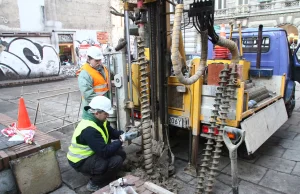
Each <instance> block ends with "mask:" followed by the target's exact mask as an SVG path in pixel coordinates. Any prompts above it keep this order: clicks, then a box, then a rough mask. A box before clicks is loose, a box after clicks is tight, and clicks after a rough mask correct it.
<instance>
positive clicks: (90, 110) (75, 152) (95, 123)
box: [67, 96, 138, 192]
mask: <svg viewBox="0 0 300 194" xmlns="http://www.w3.org/2000/svg"><path fill="white" fill-rule="evenodd" d="M111 113H112V107H111V101H110V100H109V99H108V98H107V97H105V96H96V97H94V98H93V99H92V101H91V102H90V103H89V106H85V107H84V110H83V118H82V120H81V121H80V123H79V124H78V126H77V127H76V129H75V131H74V134H73V136H72V141H71V145H70V147H69V152H68V154H67V158H68V160H69V163H70V165H71V166H72V167H73V168H74V169H75V170H76V171H78V172H81V173H82V174H84V175H89V176H91V178H90V181H89V183H88V184H87V189H88V190H89V191H92V192H93V191H97V190H99V189H100V188H101V187H104V186H106V185H107V184H109V183H110V182H111V181H113V180H115V179H116V175H117V173H118V172H119V171H120V170H121V167H122V164H123V162H124V160H125V158H126V153H125V152H124V151H123V149H122V144H123V142H124V141H126V140H131V139H134V138H136V137H137V135H138V132H131V133H124V132H123V131H118V130H115V129H113V128H112V127H111V126H110V125H109V122H108V121H107V120H106V118H107V116H108V115H109V114H111ZM111 140H115V141H112V142H111Z"/></svg>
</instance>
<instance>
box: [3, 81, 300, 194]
mask: <svg viewBox="0 0 300 194" xmlns="http://www.w3.org/2000/svg"><path fill="white" fill-rule="evenodd" d="M76 81H77V80H76V79H67V80H63V81H57V82H55V83H54V82H51V83H47V84H43V83H41V84H35V85H30V86H26V87H24V90H26V91H27V92H31V91H36V90H37V88H39V89H41V90H42V89H49V88H59V87H64V86H66V85H69V84H70V85H73V86H74V87H75V86H76V85H77V83H76ZM19 94H20V87H13V88H1V89H0V112H1V113H4V114H7V115H8V116H10V117H13V118H15V119H16V118H17V107H18V104H17V100H16V99H15V96H18V95H19ZM72 95H73V97H74V98H72V102H73V104H74V105H76V103H78V104H79V100H80V94H79V93H76V94H72ZM30 98H32V97H29V99H30ZM62 99H65V97H60V98H56V99H54V101H55V102H57V105H55V104H53V103H52V104H51V103H49V105H48V106H47V103H45V104H44V110H47V111H45V112H51V111H57V112H58V113H64V111H65V109H64V106H63V105H59V102H60V101H62ZM25 100H26V97H25ZM28 106H32V107H33V108H32V109H29V111H28V112H29V114H30V116H31V119H32V118H34V113H35V111H34V104H31V103H28ZM77 108H78V107H77ZM68 111H71V109H68ZM58 113H57V114H58ZM44 116H45V117H50V116H49V115H47V114H45V115H44ZM56 125H57V123H51V122H50V123H49V124H47V125H46V126H43V125H42V126H40V129H41V130H42V131H44V132H47V130H49V128H53V127H55V126H56ZM73 130H74V129H73V128H72V127H71V126H69V127H65V128H63V129H59V130H57V131H54V132H50V133H49V134H50V135H52V136H54V137H56V138H59V139H60V140H61V144H62V149H61V150H59V151H58V152H57V158H58V161H59V165H60V169H61V174H62V178H63V185H62V187H61V188H59V189H58V190H56V191H54V192H52V194H60V193H68V194H69V193H70V194H72V193H89V192H88V191H87V190H86V189H85V186H86V183H87V181H88V178H86V177H84V176H83V175H81V174H80V173H77V172H76V171H75V170H73V169H72V168H71V167H70V166H69V165H68V162H67V160H66V157H65V156H66V152H67V150H68V146H69V144H70V141H71V135H72V132H73ZM139 146H140V142H138V141H135V142H134V143H133V144H132V146H131V147H128V148H126V152H127V153H129V155H130V154H131V153H133V152H134V151H135V150H138V149H140V147H139ZM171 146H172V150H173V152H174V154H175V155H176V160H175V167H176V175H175V177H172V179H174V181H176V183H177V184H178V185H179V187H181V189H180V191H179V193H183V194H188V193H194V192H195V188H196V184H197V179H196V177H194V176H191V175H189V174H186V173H185V172H184V168H185V167H186V166H187V165H188V152H187V150H188V134H187V133H186V132H184V131H179V132H178V134H177V136H175V137H173V138H172V139H171ZM199 146H200V149H199V150H201V148H203V147H204V141H201V143H200V145H199ZM256 154H257V157H256V158H255V159H253V160H251V161H245V160H239V161H238V170H239V176H240V182H239V183H240V187H239V188H240V194H279V193H281V194H282V193H286V194H299V193H300V192H299V191H300V184H299V182H300V91H299V85H297V91H296V108H295V111H294V113H293V115H292V117H291V118H290V119H289V120H288V121H287V122H286V123H285V124H284V125H283V126H282V127H281V128H280V129H279V130H278V132H276V133H275V134H274V135H273V136H272V137H271V138H269V139H268V140H267V141H266V142H265V143H264V145H263V146H262V147H261V148H260V149H259V150H258V151H257V153H256ZM200 158H201V153H199V161H200ZM219 167H220V168H219V172H218V175H217V177H216V179H217V180H216V182H215V187H214V193H215V194H230V193H231V192H232V191H231V186H230V185H231V177H230V160H229V158H228V156H222V157H221V161H220V165H219Z"/></svg>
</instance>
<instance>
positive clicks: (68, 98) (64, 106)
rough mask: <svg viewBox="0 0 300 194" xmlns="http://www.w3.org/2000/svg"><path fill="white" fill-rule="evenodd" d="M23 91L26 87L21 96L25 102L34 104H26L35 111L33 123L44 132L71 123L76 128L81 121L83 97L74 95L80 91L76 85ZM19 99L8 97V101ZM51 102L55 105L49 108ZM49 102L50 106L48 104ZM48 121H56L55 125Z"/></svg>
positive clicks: (61, 127)
mask: <svg viewBox="0 0 300 194" xmlns="http://www.w3.org/2000/svg"><path fill="white" fill-rule="evenodd" d="M23 91H24V87H23V86H22V89H21V95H20V97H23V98H24V99H25V102H29V103H30V104H33V105H28V104H26V108H27V109H29V110H33V111H34V119H33V120H32V123H33V124H34V125H36V126H37V127H38V129H41V130H42V131H43V132H46V133H51V132H53V131H57V130H60V129H63V128H64V127H68V126H70V125H73V128H74V127H75V124H76V123H78V122H79V121H80V119H81V117H80V112H81V104H82V98H81V95H78V96H79V97H78V98H77V99H74V97H72V94H73V93H76V92H79V89H77V88H74V86H72V85H70V86H69V87H62V88H55V89H53V90H37V91H35V92H30V93H24V92H23ZM79 98H80V99H79ZM17 99H19V97H15V98H14V99H8V101H9V102H12V103H16V102H15V101H14V100H17ZM74 101H75V102H74ZM50 103H51V104H52V105H53V107H51V105H50V108H49V104H50ZM75 103H76V104H75ZM47 104H48V106H46V105H47ZM77 106H78V108H77ZM45 117H47V119H45ZM48 123H52V124H53V123H55V127H53V126H52V127H51V126H50V127H49V126H47V124H48ZM48 127H49V128H48ZM42 128H43V129H42Z"/></svg>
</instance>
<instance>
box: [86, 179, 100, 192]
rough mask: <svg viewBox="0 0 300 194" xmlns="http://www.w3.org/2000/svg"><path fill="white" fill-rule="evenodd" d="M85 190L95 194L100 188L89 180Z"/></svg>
mask: <svg viewBox="0 0 300 194" xmlns="http://www.w3.org/2000/svg"><path fill="white" fill-rule="evenodd" d="M86 189H87V190H88V191H90V192H95V191H98V190H99V189H101V187H100V186H98V185H95V184H94V183H93V182H92V181H91V180H89V182H88V184H87V185H86Z"/></svg>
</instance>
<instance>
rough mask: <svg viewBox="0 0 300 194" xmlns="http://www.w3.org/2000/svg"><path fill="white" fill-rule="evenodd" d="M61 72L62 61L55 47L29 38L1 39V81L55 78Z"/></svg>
mask: <svg viewBox="0 0 300 194" xmlns="http://www.w3.org/2000/svg"><path fill="white" fill-rule="evenodd" d="M59 72H60V60H59V57H58V54H57V52H56V51H55V49H54V48H53V46H51V45H48V44H44V43H40V42H36V41H32V40H30V39H28V38H10V39H7V38H6V39H5V40H4V38H0V79H14V78H32V77H43V76H54V75H59ZM3 77H4V78H3Z"/></svg>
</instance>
